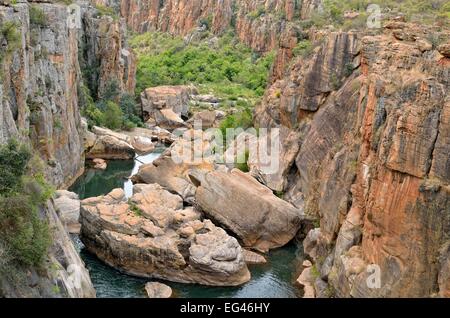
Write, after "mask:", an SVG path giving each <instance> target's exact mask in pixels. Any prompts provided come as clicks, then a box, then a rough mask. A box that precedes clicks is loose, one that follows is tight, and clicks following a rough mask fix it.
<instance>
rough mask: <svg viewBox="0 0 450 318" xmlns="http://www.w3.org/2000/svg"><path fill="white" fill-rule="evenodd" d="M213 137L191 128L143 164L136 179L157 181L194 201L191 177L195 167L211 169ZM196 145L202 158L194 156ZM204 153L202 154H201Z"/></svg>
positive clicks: (141, 181)
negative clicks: (150, 161) (147, 162)
mask: <svg viewBox="0 0 450 318" xmlns="http://www.w3.org/2000/svg"><path fill="white" fill-rule="evenodd" d="M209 148H210V137H209V136H208V135H207V134H204V133H203V132H202V131H194V130H190V131H187V132H185V134H184V135H183V137H181V138H178V139H177V140H176V141H175V142H174V143H173V144H172V145H171V147H170V148H169V149H167V150H166V151H165V152H164V153H163V154H162V155H161V156H160V157H159V158H158V159H156V160H155V161H154V162H152V163H151V164H147V165H142V166H141V167H140V168H139V172H138V173H137V174H136V175H135V176H134V177H133V182H135V183H148V184H151V183H158V184H160V185H162V186H163V187H165V188H167V189H168V190H169V191H171V192H174V193H177V194H178V195H180V196H181V197H182V198H183V199H184V201H186V202H190V203H192V202H193V200H194V196H195V191H196V187H195V186H194V184H192V181H191V180H190V178H189V173H191V172H192V171H205V172H208V171H212V170H213V169H214V164H213V161H214V160H213V158H208V157H207V153H208V152H209V151H210V150H209ZM194 149H195V151H196V153H197V155H199V158H198V159H196V160H192V156H191V155H193V154H194ZM202 153H203V154H205V155H204V156H203V155H200V154H202Z"/></svg>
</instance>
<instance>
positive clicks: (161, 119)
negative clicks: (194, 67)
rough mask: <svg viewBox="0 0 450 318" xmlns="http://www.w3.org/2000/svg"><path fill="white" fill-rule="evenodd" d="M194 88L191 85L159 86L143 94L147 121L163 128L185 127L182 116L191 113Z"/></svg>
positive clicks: (143, 106)
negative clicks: (190, 105)
mask: <svg viewBox="0 0 450 318" xmlns="http://www.w3.org/2000/svg"><path fill="white" fill-rule="evenodd" d="M192 92H193V88H192V87H189V86H158V87H151V88H147V89H146V90H145V91H144V92H142V94H141V104H142V113H143V115H144V119H145V120H146V121H150V122H153V123H154V124H155V125H157V126H159V127H161V128H167V129H175V128H180V127H184V126H185V124H184V121H183V119H182V117H185V118H187V116H188V114H189V100H190V95H191V93H192Z"/></svg>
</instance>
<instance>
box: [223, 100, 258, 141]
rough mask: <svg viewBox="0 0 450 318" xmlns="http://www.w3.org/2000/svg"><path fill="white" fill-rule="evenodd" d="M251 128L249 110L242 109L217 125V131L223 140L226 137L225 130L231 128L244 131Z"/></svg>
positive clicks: (251, 122)
mask: <svg viewBox="0 0 450 318" xmlns="http://www.w3.org/2000/svg"><path fill="white" fill-rule="evenodd" d="M252 126H253V117H252V113H251V110H250V109H248V108H247V109H244V110H242V111H240V112H238V113H236V114H232V115H228V116H227V117H225V119H223V120H222V121H221V123H220V125H219V129H220V131H221V133H222V136H223V138H224V141H225V138H226V136H227V129H229V128H232V129H236V128H242V129H244V130H246V129H248V128H250V127H252Z"/></svg>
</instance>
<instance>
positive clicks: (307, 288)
mask: <svg viewBox="0 0 450 318" xmlns="http://www.w3.org/2000/svg"><path fill="white" fill-rule="evenodd" d="M315 280H316V278H315V275H314V268H313V267H306V268H305V269H304V270H303V272H302V273H301V274H300V277H299V278H298V279H297V283H298V284H300V285H302V286H303V290H304V294H303V298H315V297H316V291H315V289H314V283H315Z"/></svg>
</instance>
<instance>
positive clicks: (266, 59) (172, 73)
mask: <svg viewBox="0 0 450 318" xmlns="http://www.w3.org/2000/svg"><path fill="white" fill-rule="evenodd" d="M207 22H208V21H203V22H202V24H206V23H207ZM209 35H210V34H209V33H208V32H205V36H204V40H196V41H192V42H190V43H186V42H185V41H184V40H183V39H182V38H181V37H174V36H171V35H169V34H165V33H158V32H148V33H145V34H141V35H137V36H135V37H134V38H133V39H132V40H131V41H130V43H131V46H132V47H133V49H134V50H135V52H136V53H137V55H138V68H137V88H136V93H137V95H139V94H140V93H141V92H142V91H143V90H144V89H146V88H148V87H154V86H160V85H187V84H193V85H195V86H196V87H197V88H198V90H199V92H200V93H201V94H213V95H215V96H217V97H219V98H220V99H221V100H222V102H221V105H220V107H221V108H234V109H235V110H237V113H235V114H233V115H230V116H228V117H227V118H226V119H225V120H224V121H223V123H222V125H221V127H220V128H221V129H222V130H225V129H226V128H236V127H243V128H249V127H251V126H252V114H251V112H252V108H253V106H254V105H255V104H256V103H257V102H258V101H259V100H260V99H261V97H262V95H263V94H264V91H265V89H266V86H267V80H268V76H269V71H270V68H271V66H272V63H273V58H274V54H273V53H268V54H266V55H263V56H261V55H259V54H258V53H256V52H253V51H252V50H251V49H249V48H248V47H246V46H245V45H243V44H241V43H239V41H238V40H237V39H236V37H235V34H234V33H233V32H231V31H230V32H228V33H227V34H225V35H223V36H222V37H220V38H219V39H218V40H217V42H214V41H213V40H211V39H209V40H208V39H207V38H208V36H209ZM213 42H214V43H213Z"/></svg>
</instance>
